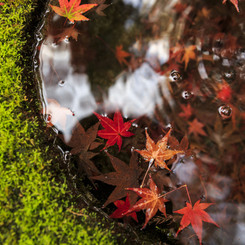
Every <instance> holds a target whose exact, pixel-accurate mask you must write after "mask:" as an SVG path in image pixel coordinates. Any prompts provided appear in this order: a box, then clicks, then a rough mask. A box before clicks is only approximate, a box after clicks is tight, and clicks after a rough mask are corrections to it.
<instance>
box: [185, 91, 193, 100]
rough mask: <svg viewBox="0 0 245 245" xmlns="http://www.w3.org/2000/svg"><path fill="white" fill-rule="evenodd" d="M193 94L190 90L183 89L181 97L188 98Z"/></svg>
mask: <svg viewBox="0 0 245 245" xmlns="http://www.w3.org/2000/svg"><path fill="white" fill-rule="evenodd" d="M193 96H194V94H193V93H192V92H190V91H183V92H182V98H183V99H185V100H189V99H191V98H192V97H193Z"/></svg>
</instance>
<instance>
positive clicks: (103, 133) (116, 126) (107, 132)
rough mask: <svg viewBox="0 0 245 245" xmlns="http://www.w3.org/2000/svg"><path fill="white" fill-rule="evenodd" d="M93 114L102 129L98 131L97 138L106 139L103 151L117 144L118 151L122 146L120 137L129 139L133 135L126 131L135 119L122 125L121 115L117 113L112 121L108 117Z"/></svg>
mask: <svg viewBox="0 0 245 245" xmlns="http://www.w3.org/2000/svg"><path fill="white" fill-rule="evenodd" d="M94 114H95V115H96V117H97V118H98V119H99V120H100V123H101V125H102V126H103V127H104V129H103V130H99V131H98V136H100V137H101V138H103V139H108V141H107V142H106V146H105V147H104V149H105V148H107V147H108V146H112V145H114V144H116V143H117V145H118V147H119V151H120V150H121V146H122V136H123V137H130V136H132V135H134V134H133V133H131V132H129V131H128V130H129V128H130V127H131V124H132V122H133V121H135V119H133V120H130V121H128V122H125V123H124V122H123V118H122V115H121V113H120V112H119V111H117V112H115V114H114V118H113V120H111V119H110V118H108V117H103V116H101V115H99V114H98V113H96V112H94Z"/></svg>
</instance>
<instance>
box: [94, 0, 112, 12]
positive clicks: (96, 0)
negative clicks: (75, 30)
mask: <svg viewBox="0 0 245 245" xmlns="http://www.w3.org/2000/svg"><path fill="white" fill-rule="evenodd" d="M105 1H106V0H89V3H95V4H98V7H97V8H96V10H95V12H96V13H97V14H98V15H100V16H106V14H105V13H104V12H103V11H104V10H105V9H106V8H108V7H109V6H110V4H105V3H104V2H105Z"/></svg>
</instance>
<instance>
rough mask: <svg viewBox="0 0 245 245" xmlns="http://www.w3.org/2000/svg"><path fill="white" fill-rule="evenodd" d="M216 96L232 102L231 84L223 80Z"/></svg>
mask: <svg viewBox="0 0 245 245" xmlns="http://www.w3.org/2000/svg"><path fill="white" fill-rule="evenodd" d="M217 90H218V91H217V96H216V98H217V99H219V100H222V101H224V102H230V100H231V98H232V89H231V87H230V85H229V84H228V83H227V82H226V81H225V80H223V81H222V83H221V84H219V85H218V89H217Z"/></svg>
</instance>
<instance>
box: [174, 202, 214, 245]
mask: <svg viewBox="0 0 245 245" xmlns="http://www.w3.org/2000/svg"><path fill="white" fill-rule="evenodd" d="M212 204H213V203H200V200H198V201H197V202H196V203H195V204H194V206H193V207H192V205H191V204H190V203H188V202H187V203H186V207H184V208H182V209H180V210H177V211H174V212H175V213H178V214H183V215H184V216H183V217H182V219H181V222H180V227H179V229H178V231H177V233H176V236H177V235H178V233H179V232H180V231H182V230H183V229H184V228H186V227H187V226H188V225H189V224H191V225H192V227H193V230H194V231H195V233H196V234H197V237H198V239H199V243H200V244H201V243H202V221H205V222H209V223H212V224H214V225H216V226H217V227H219V225H217V224H216V223H215V221H214V220H213V219H212V218H211V217H210V216H209V214H208V213H207V212H205V211H204V209H206V208H208V207H209V206H210V205H212Z"/></svg>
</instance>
